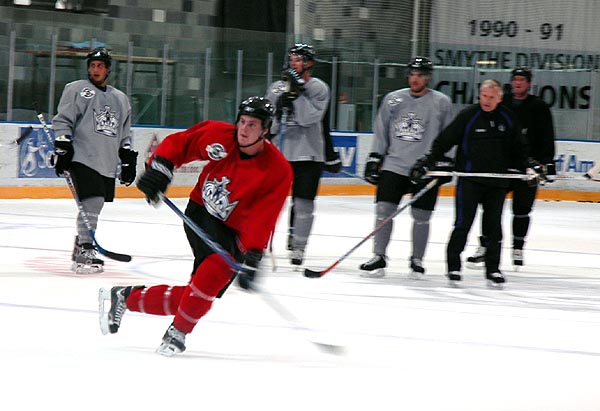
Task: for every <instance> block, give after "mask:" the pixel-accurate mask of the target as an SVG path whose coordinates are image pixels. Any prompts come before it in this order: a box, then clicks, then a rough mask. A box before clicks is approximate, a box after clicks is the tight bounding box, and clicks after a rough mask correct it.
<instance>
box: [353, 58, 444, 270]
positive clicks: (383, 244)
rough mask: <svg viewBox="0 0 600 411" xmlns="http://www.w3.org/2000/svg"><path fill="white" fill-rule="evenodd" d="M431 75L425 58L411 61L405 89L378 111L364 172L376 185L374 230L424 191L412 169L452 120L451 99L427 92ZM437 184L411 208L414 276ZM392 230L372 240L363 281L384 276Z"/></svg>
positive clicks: (388, 228) (390, 96)
mask: <svg viewBox="0 0 600 411" xmlns="http://www.w3.org/2000/svg"><path fill="white" fill-rule="evenodd" d="M432 72H433V63H432V62H431V60H429V59H428V58H426V57H415V58H413V59H411V61H410V62H409V63H408V67H407V76H408V83H409V88H403V89H400V90H395V91H392V92H390V93H388V94H387V95H386V96H385V97H384V99H383V101H382V103H381V105H380V107H379V110H378V113H377V117H376V121H375V125H374V130H373V131H374V134H375V138H374V140H373V145H372V149H371V153H370V154H369V157H368V159H367V163H366V167H365V178H366V179H367V181H369V182H370V183H372V184H375V185H377V193H376V199H375V201H376V206H375V214H376V220H375V225H376V226H378V225H379V224H380V222H381V221H383V220H385V219H386V218H388V217H389V216H390V215H392V214H393V213H394V212H395V211H396V210H397V208H398V205H399V204H400V200H401V199H402V196H404V195H405V194H408V193H415V192H417V191H420V190H421V189H422V188H423V186H424V184H418V185H414V184H413V183H412V182H411V180H410V177H409V176H410V170H411V167H412V165H413V164H414V163H415V161H416V160H417V159H418V158H420V157H421V156H423V155H424V154H425V153H427V152H429V148H430V147H431V144H432V142H433V140H434V139H435V138H436V137H437V135H438V134H439V133H440V132H441V131H442V130H443V129H444V127H446V126H447V125H448V124H450V122H451V121H452V118H453V116H454V113H453V108H452V103H451V101H450V99H449V98H448V97H447V96H445V95H444V94H442V93H440V92H438V91H435V90H431V89H429V88H428V84H429V80H430V79H431V74H432ZM446 181H448V180H446ZM441 183H443V182H442V181H440V184H441ZM440 184H438V185H437V186H435V187H434V188H433V189H431V190H429V191H428V192H427V193H426V194H425V195H424V196H423V197H421V198H420V199H419V200H417V201H416V202H415V203H414V204H413V206H412V207H411V214H412V217H413V226H412V254H411V256H410V262H409V267H410V269H411V270H412V272H413V273H416V275H422V274H424V273H425V268H424V267H423V263H422V261H423V257H424V255H425V248H426V246H427V241H428V238H429V220H430V218H431V215H432V213H433V210H434V208H435V203H436V201H437V194H438V189H439V185H440ZM392 229H393V221H392V222H390V223H388V224H386V225H385V226H384V227H383V228H382V229H381V230H379V231H378V232H377V234H375V237H374V244H373V252H374V254H375V255H374V257H373V258H372V259H371V260H369V261H368V262H366V263H364V264H361V265H360V269H361V270H363V271H365V272H364V273H363V274H362V275H363V276H367V277H382V276H384V275H385V267H386V266H387V259H388V257H387V254H386V250H387V246H388V244H389V242H390V237H391V234H392Z"/></svg>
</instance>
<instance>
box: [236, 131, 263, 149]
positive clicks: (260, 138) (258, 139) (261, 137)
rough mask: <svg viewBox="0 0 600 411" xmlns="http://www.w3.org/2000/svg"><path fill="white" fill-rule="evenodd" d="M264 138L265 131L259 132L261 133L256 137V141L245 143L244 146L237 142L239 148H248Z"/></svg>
mask: <svg viewBox="0 0 600 411" xmlns="http://www.w3.org/2000/svg"><path fill="white" fill-rule="evenodd" d="M264 139H265V133H263V134H261V135H260V137H259V138H257V139H256V141H255V142H254V143H250V144H246V145H245V146H243V145H241V144H240V143H239V142H238V145H239V146H240V148H248V147H252V146H253V145H255V144H258V143H260V142H261V141H262V140H264Z"/></svg>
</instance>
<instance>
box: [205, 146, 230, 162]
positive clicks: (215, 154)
mask: <svg viewBox="0 0 600 411" xmlns="http://www.w3.org/2000/svg"><path fill="white" fill-rule="evenodd" d="M206 152H207V153H208V156H209V157H210V159H211V160H215V161H218V160H222V159H224V158H225V157H227V151H225V147H223V144H220V143H216V144H209V145H207V146H206Z"/></svg>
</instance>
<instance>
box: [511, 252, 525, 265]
mask: <svg viewBox="0 0 600 411" xmlns="http://www.w3.org/2000/svg"><path fill="white" fill-rule="evenodd" d="M512 259H513V265H514V266H515V269H517V270H518V269H519V267H522V266H523V265H524V262H523V250H520V249H518V248H515V249H513V250H512Z"/></svg>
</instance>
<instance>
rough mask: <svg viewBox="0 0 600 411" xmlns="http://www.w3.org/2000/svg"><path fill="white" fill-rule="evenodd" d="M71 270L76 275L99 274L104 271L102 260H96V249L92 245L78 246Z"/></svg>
mask: <svg viewBox="0 0 600 411" xmlns="http://www.w3.org/2000/svg"><path fill="white" fill-rule="evenodd" d="M74 251H75V250H74ZM71 269H72V270H73V271H75V272H76V273H77V274H95V273H101V272H103V271H104V260H101V259H99V258H96V248H95V247H94V245H93V244H91V243H83V244H81V245H80V246H79V249H78V251H77V255H75V260H74V261H73V265H72V267H71Z"/></svg>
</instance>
